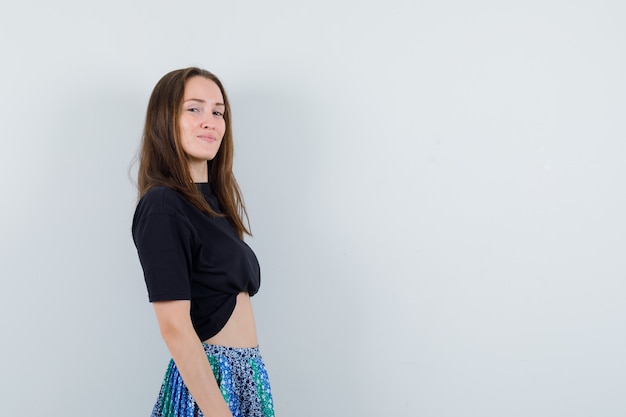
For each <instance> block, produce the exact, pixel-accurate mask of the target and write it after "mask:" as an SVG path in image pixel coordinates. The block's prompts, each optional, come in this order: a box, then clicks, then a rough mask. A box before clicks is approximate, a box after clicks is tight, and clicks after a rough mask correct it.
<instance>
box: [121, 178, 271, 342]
mask: <svg viewBox="0 0 626 417" xmlns="http://www.w3.org/2000/svg"><path fill="white" fill-rule="evenodd" d="M198 186H199V187H200V190H201V191H202V194H203V195H204V198H205V200H206V201H207V203H208V204H209V205H210V206H211V208H213V210H215V211H217V212H220V207H219V203H218V201H217V197H216V196H215V195H214V194H213V193H212V192H211V188H210V186H209V184H207V183H202V184H198ZM132 232H133V240H134V241H135V246H136V247H137V252H138V254H139V260H140V261H141V266H142V267H143V272H144V278H145V281H146V286H147V288H148V298H149V300H150V301H151V302H152V301H166V300H191V321H192V323H193V327H194V329H195V330H196V333H197V334H198V337H199V338H200V340H206V339H208V338H210V337H212V336H215V335H216V334H217V333H218V332H219V331H220V330H221V329H222V328H223V327H224V325H225V324H226V322H227V321H228V319H229V318H230V316H231V314H232V312H233V310H234V309H235V304H236V301H237V300H236V297H237V294H239V293H240V292H242V291H243V292H247V293H248V294H250V296H252V295H254V294H256V293H257V291H258V290H259V286H260V283H261V278H260V270H259V263H258V261H257V258H256V256H255V255H254V252H252V249H250V247H249V246H248V245H247V244H246V243H245V242H244V241H243V240H242V239H240V238H239V236H238V235H237V232H236V230H235V228H234V227H233V226H232V225H231V224H230V222H229V221H228V220H227V218H226V217H215V216H210V215H208V214H206V213H204V212H202V211H200V210H198V209H197V208H196V207H195V206H193V205H192V204H191V203H190V202H189V201H188V200H187V199H185V198H184V197H183V196H182V195H181V194H179V193H178V192H176V191H174V190H172V189H170V188H167V187H154V188H152V189H150V190H149V191H148V192H147V193H146V194H145V195H144V196H143V197H142V198H141V200H140V201H139V204H138V205H137V209H136V211H135V216H134V218H133V226H132Z"/></svg>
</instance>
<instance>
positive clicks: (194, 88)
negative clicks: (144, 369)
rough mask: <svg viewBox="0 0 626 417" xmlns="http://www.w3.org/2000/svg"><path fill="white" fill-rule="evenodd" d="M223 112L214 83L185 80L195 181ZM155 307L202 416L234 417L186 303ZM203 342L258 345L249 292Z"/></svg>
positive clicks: (185, 143)
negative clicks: (223, 395)
mask: <svg viewBox="0 0 626 417" xmlns="http://www.w3.org/2000/svg"><path fill="white" fill-rule="evenodd" d="M224 110H225V109H224V104H223V98H222V93H221V91H220V89H219V87H218V86H217V85H216V84H215V83H214V82H213V81H211V80H209V79H206V78H203V77H192V78H190V79H189V80H187V82H186V84H185V93H184V97H183V103H182V109H181V116H180V121H179V122H180V137H181V144H182V147H183V149H184V151H185V153H186V154H187V156H188V157H189V169H190V171H191V175H192V178H193V180H194V182H206V181H207V180H208V172H207V161H209V160H211V159H213V158H214V157H215V155H216V154H217V152H218V150H219V147H220V144H221V141H222V138H223V136H224V132H225V130H226V124H225V121H224V118H223V112H224ZM153 307H154V311H155V313H156V317H157V321H158V322H159V328H160V330H161V336H162V337H163V340H164V341H165V344H166V345H167V348H168V349H169V351H170V354H171V355H172V358H173V359H174V362H175V363H176V366H177V367H178V370H179V372H180V374H181V375H182V377H183V381H184V382H185V385H187V388H188V389H189V392H191V395H192V396H193V397H194V399H195V401H196V403H197V404H198V406H199V407H200V409H201V410H202V413H203V414H204V415H205V416H206V417H232V414H231V412H230V410H229V409H228V405H227V404H226V402H225V401H224V398H223V397H222V394H221V393H220V391H219V387H218V385H217V382H216V381H215V377H214V376H213V372H212V371H211V366H210V365H209V361H208V360H207V357H206V353H205V352H204V348H203V347H202V344H201V341H200V340H199V339H198V336H197V334H196V332H195V330H194V328H193V325H192V323H191V318H190V307H191V303H190V301H188V300H179V301H159V302H154V303H153ZM204 342H206V343H210V344H214V345H222V346H230V347H256V346H257V345H258V341H257V335H256V325H255V321H254V313H253V311H252V303H251V302H250V296H249V295H248V294H247V293H244V292H242V293H240V294H239V295H238V296H237V303H236V305H235V310H234V311H233V314H232V315H231V316H230V318H229V320H228V322H227V323H226V325H225V326H224V327H223V328H222V329H221V330H220V332H219V333H218V334H216V335H215V336H213V337H211V338H210V339H208V340H205V341H204Z"/></svg>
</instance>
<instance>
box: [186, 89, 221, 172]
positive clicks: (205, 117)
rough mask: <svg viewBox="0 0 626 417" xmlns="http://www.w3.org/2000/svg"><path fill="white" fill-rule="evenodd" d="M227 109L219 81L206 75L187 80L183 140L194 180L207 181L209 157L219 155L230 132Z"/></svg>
mask: <svg viewBox="0 0 626 417" xmlns="http://www.w3.org/2000/svg"><path fill="white" fill-rule="evenodd" d="M225 110H226V108H225V107H224V98H223V96H222V92H221V91H220V88H219V87H218V86H217V84H215V83H214V82H213V81H211V80H209V79H207V78H204V77H191V78H190V79H188V80H187V82H186V83H185V93H184V96H183V103H182V108H181V113H180V120H179V123H180V142H181V146H182V148H183V150H184V151H185V153H186V154H187V156H188V158H189V169H190V170H191V177H192V178H193V180H194V182H206V181H207V178H208V172H207V161H210V160H211V159H213V158H215V155H217V151H219V149H220V145H221V144H222V138H223V137H224V132H226V121H225V120H224V111H225Z"/></svg>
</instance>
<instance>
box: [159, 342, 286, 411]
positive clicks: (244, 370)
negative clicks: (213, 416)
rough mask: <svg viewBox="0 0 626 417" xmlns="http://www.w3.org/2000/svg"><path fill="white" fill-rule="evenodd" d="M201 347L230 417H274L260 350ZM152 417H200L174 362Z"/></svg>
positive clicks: (171, 362) (268, 383) (215, 346)
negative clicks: (231, 416)
mask: <svg viewBox="0 0 626 417" xmlns="http://www.w3.org/2000/svg"><path fill="white" fill-rule="evenodd" d="M202 345H203V346H204V351H205V352H206V355H207V358H208V360H209V363H210V364H211V369H212V370H213V375H215V380H216V381H217V384H218V385H219V387H220V391H221V392H222V396H223V397H224V400H225V401H226V403H227V404H228V407H229V408H230V412H231V413H232V414H233V417H274V403H273V400H272V390H271V388H270V381H269V378H268V376H267V371H266V370H265V365H264V364H263V359H262V358H261V353H260V352H259V348H258V347H256V348H231V347H225V346H217V345H209V344H206V343H203V344H202ZM151 417H203V414H202V411H200V409H199V408H198V406H197V405H196V403H195V401H194V399H193V397H192V396H191V394H190V393H189V390H188V389H187V386H186V385H185V383H184V382H183V379H182V377H181V376H180V373H178V368H177V367H176V364H175V363H174V361H173V360H170V363H169V366H168V368H167V372H166V373H165V379H164V380H163V385H162V386H161V391H160V392H159V398H158V399H157V402H156V404H155V405H154V409H153V410H152V414H151Z"/></svg>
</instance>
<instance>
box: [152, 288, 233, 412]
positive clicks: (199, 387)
mask: <svg viewBox="0 0 626 417" xmlns="http://www.w3.org/2000/svg"><path fill="white" fill-rule="evenodd" d="M152 305H153V307H154V311H155V313H156V316H157V320H158V322H159V328H160V329H161V336H162V337H163V340H164V341H165V344H166V345H167V348H168V349H169V351H170V354H171V355H172V358H173V359H174V363H176V367H177V368H178V371H179V372H180V375H181V376H182V377H183V381H184V382H185V385H187V388H188V389H189V392H190V393H191V395H192V396H193V398H194V400H195V401H196V403H197V404H198V406H199V407H200V410H202V413H203V414H204V415H205V416H206V417H232V414H231V412H230V410H229V408H228V405H227V404H226V401H224V397H222V394H221V393H220V390H219V387H218V386H217V382H216V381H215V376H214V375H213V371H211V365H210V364H209V361H208V359H207V357H206V353H205V352H204V348H203V347H202V343H201V341H200V340H199V339H198V335H197V334H196V332H195V330H194V329H193V325H192V324H191V318H190V317H189V309H190V306H191V304H190V302H189V301H187V300H180V301H157V302H153V303H152Z"/></svg>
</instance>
